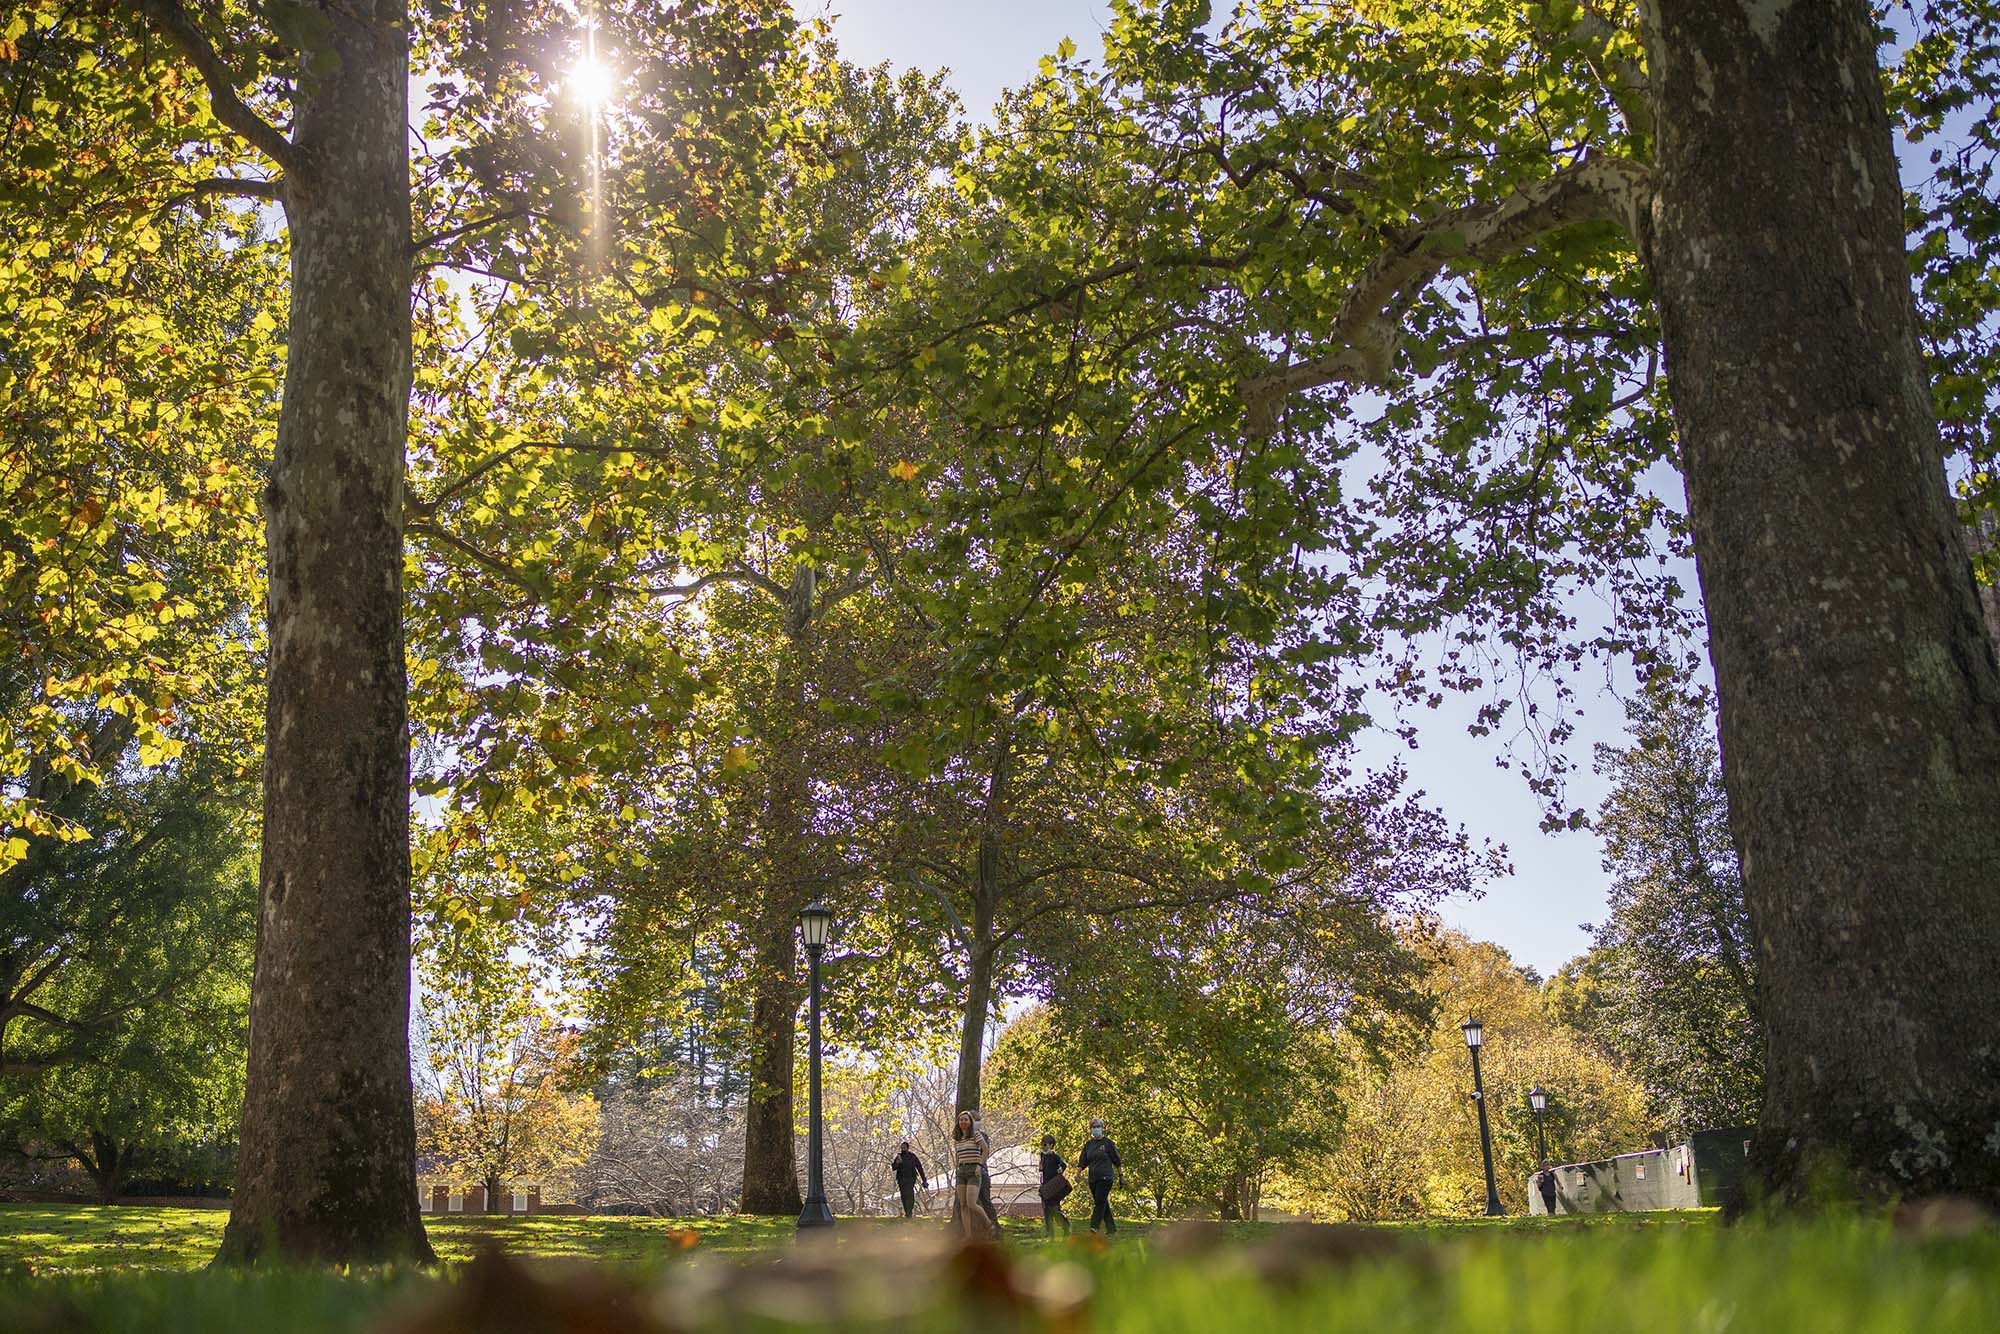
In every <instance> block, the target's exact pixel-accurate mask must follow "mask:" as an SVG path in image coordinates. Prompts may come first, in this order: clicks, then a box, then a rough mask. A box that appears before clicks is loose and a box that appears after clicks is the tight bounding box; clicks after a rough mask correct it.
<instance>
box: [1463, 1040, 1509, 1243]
mask: <svg viewBox="0 0 2000 1334" xmlns="http://www.w3.org/2000/svg"><path fill="white" fill-rule="evenodd" d="M1459 1028H1460V1031H1462V1032H1463V1033H1464V1034H1465V1046H1466V1050H1468V1051H1470V1052H1471V1053H1472V1101H1473V1102H1474V1103H1475V1104H1476V1105H1477V1106H1478V1108H1479V1152H1480V1155H1481V1156H1482V1157H1484V1158H1485V1160H1486V1216H1487V1217H1488V1218H1497V1217H1499V1216H1500V1215H1501V1214H1504V1213H1506V1212H1507V1211H1506V1210H1505V1209H1502V1208H1501V1207H1500V1188H1499V1187H1498V1186H1496V1185H1495V1184H1494V1183H1493V1132H1492V1131H1491V1130H1490V1129H1488V1128H1487V1125H1486V1085H1485V1084H1484V1083H1483V1082H1482V1081H1481V1080H1480V1077H1479V1044H1480V1042H1481V1041H1482V1040H1483V1039H1484V1036H1485V1032H1486V1029H1485V1026H1484V1025H1482V1024H1481V1023H1480V1022H1479V1021H1478V1020H1477V1019H1468V1020H1466V1021H1465V1022H1464V1023H1463V1024H1461V1025H1459Z"/></svg>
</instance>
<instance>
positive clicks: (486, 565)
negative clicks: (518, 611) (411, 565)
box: [404, 521, 543, 602]
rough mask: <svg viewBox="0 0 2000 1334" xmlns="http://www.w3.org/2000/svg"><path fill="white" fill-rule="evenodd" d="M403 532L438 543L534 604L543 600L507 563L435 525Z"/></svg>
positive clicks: (420, 524)
mask: <svg viewBox="0 0 2000 1334" xmlns="http://www.w3.org/2000/svg"><path fill="white" fill-rule="evenodd" d="M404 531H405V532H407V533H408V534H410V535H411V536H412V537H428V538H431V539H433V540H435V541H437V542H440V543H442V544H443V545H445V546H447V547H450V548H451V549H452V550H453V551H456V552H457V553H458V554H459V555H461V556H463V557H465V558H466V559H467V560H469V561H471V562H472V563H473V564H475V565H477V566H479V567H480V568H482V569H485V570H490V571H491V572H492V573H494V574H497V575H499V576H500V577H501V578H502V579H505V580H506V581H507V582H508V583H510V584H512V585H514V587H516V588H518V589H520V590H521V591H522V592H524V593H526V594H527V595H528V596H529V597H530V598H533V599H534V600H535V601H536V602H540V601H542V600H543V593H542V590H541V589H539V588H537V587H535V586H534V585H533V584H531V583H529V582H528V580H527V577H526V576H525V575H523V574H522V573H521V572H520V571H519V570H517V569H515V568H514V567H513V566H511V565H509V564H508V563H507V562H505V561H503V560H500V559H499V558H498V557H495V556H489V555H488V554H486V553H485V552H484V551H481V550H480V549H479V548H478V547H476V546H474V545H472V543H470V542H468V541H466V540H465V539H464V538H462V537H460V536H458V535H457V534H456V533H452V532H448V531H446V530H445V529H443V528H440V527H438V526H437V525H436V524H433V523H427V522H423V521H418V522H416V523H412V524H408V525H406V526H405V528H404Z"/></svg>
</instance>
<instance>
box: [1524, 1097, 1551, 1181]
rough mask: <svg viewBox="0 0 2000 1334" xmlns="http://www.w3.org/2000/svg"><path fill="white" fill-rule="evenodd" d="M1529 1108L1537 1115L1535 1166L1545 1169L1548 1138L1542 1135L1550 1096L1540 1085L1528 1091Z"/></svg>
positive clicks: (1547, 1157) (1547, 1159)
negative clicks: (1543, 1114)
mask: <svg viewBox="0 0 2000 1334" xmlns="http://www.w3.org/2000/svg"><path fill="white" fill-rule="evenodd" d="M1528 1106H1529V1108H1530V1109H1532V1110H1533V1111H1534V1113H1535V1148H1536V1149H1537V1150H1538V1152H1537V1153H1536V1154H1535V1165H1536V1166H1537V1167H1544V1166H1546V1165H1547V1164H1548V1161H1549V1141H1548V1136H1546V1135H1544V1134H1543V1133H1542V1113H1543V1112H1546V1111H1547V1110H1548V1109H1549V1095H1548V1094H1546V1093H1544V1092H1543V1091H1542V1086H1541V1085H1540V1084H1537V1085H1535V1086H1534V1087H1533V1088H1531V1089H1529V1090H1528Z"/></svg>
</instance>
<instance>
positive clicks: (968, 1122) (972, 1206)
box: [951, 1111, 1000, 1241]
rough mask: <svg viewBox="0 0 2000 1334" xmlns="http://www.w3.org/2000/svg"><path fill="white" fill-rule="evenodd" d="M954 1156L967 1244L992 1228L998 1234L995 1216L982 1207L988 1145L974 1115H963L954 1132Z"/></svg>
mask: <svg viewBox="0 0 2000 1334" xmlns="http://www.w3.org/2000/svg"><path fill="white" fill-rule="evenodd" d="M951 1156H952V1160H953V1163H954V1165H955V1166H954V1173H955V1180H956V1182H957V1185H956V1190H957V1194H958V1229H959V1232H960V1233H961V1234H962V1235H963V1236H964V1237H965V1239H966V1240H967V1241H971V1240H973V1239H974V1238H976V1237H978V1236H979V1235H980V1234H981V1232H982V1231H983V1230H984V1229H986V1228H988V1227H991V1228H992V1229H993V1230H994V1231H996V1232H997V1231H999V1226H1000V1225H999V1224H998V1223H996V1222H994V1220H993V1215H991V1214H989V1213H987V1212H986V1210H985V1209H983V1208H981V1207H980V1204H979V1179H980V1177H981V1175H982V1174H983V1173H984V1172H985V1169H986V1141H985V1140H984V1139H983V1138H982V1137H981V1136H980V1134H979V1127H978V1126H977V1125H975V1124H974V1122H973V1119H972V1113H971V1112H969V1111H964V1112H960V1113H959V1114H958V1120H957V1122H956V1123H955V1124H953V1126H952V1128H951Z"/></svg>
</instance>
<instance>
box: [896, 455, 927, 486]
mask: <svg viewBox="0 0 2000 1334" xmlns="http://www.w3.org/2000/svg"><path fill="white" fill-rule="evenodd" d="M921 471H923V470H922V469H921V468H919V467H917V465H916V464H914V463H912V462H910V461H909V460H908V459H904V460H903V461H902V462H900V463H892V464H890V465H889V475H890V476H891V477H893V478H895V479H896V480H897V481H899V482H913V481H915V480H916V479H917V474H918V473H919V472H921Z"/></svg>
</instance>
